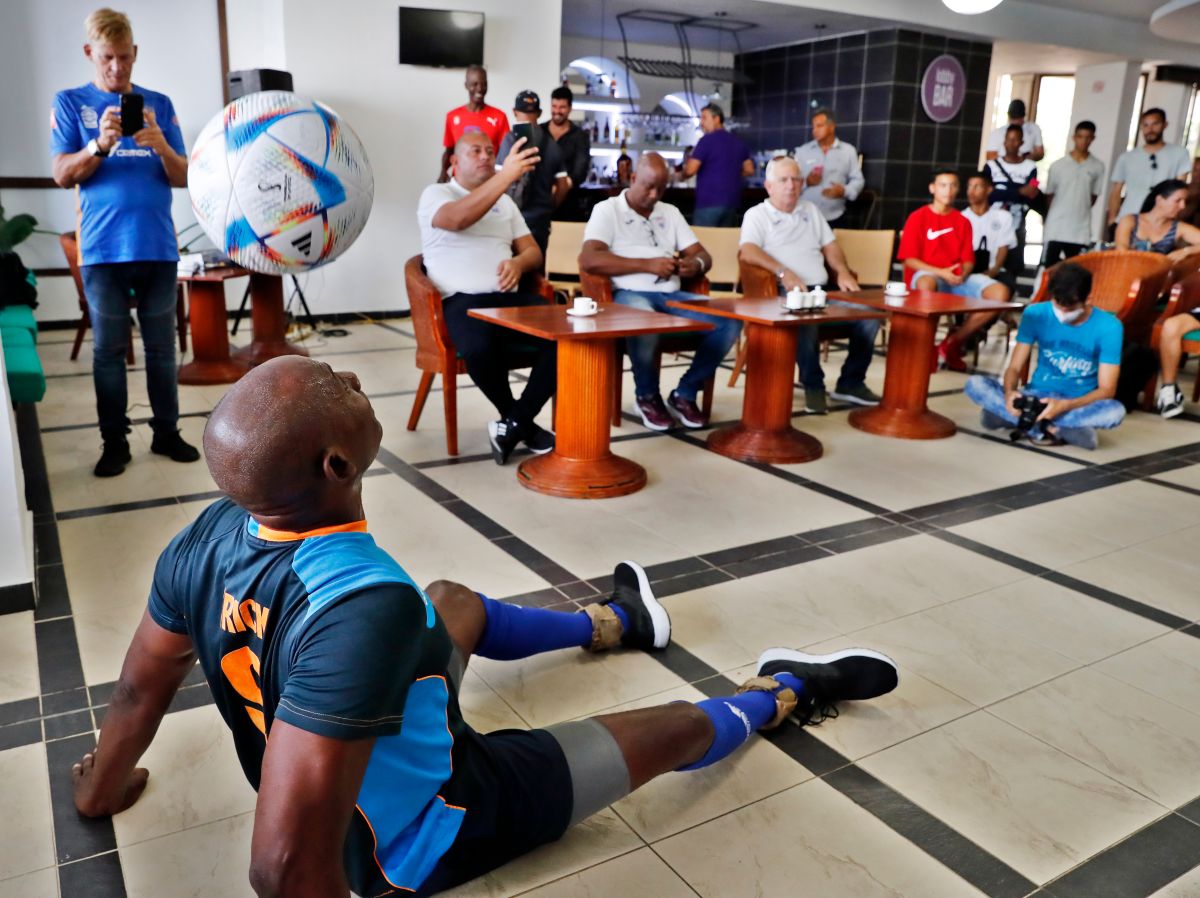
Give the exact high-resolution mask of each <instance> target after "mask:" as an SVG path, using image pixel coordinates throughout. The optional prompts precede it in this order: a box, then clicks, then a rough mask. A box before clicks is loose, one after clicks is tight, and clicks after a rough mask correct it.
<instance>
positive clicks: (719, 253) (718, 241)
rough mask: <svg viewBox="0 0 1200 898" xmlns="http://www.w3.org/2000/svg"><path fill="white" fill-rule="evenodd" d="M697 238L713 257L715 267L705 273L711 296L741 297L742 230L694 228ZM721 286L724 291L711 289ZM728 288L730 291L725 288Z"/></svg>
mask: <svg viewBox="0 0 1200 898" xmlns="http://www.w3.org/2000/svg"><path fill="white" fill-rule="evenodd" d="M692 231H693V232H695V234H696V238H697V239H698V240H699V241H700V243H701V244H703V246H704V248H705V249H706V250H708V254H709V255H710V256H712V260H713V267H712V270H711V271H706V272H705V273H704V275H705V277H707V278H708V283H709V287H710V290H709V295H711V296H740V295H741V294H739V293H738V285H739V283H740V281H741V273H740V271H739V270H738V242H739V238H740V237H741V234H742V229H741V228H704V227H700V228H692ZM718 284H719V285H721V288H722V289H719V290H718V289H711V288H712V287H713V285H718ZM726 286H728V289H725V287H726Z"/></svg>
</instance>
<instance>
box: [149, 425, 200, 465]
mask: <svg viewBox="0 0 1200 898" xmlns="http://www.w3.org/2000/svg"><path fill="white" fill-rule="evenodd" d="M150 451H151V452H153V453H154V454H155V455H165V456H166V457H167V458H169V459H171V461H184V462H187V461H199V460H200V450H199V449H197V448H196V447H195V446H193V445H192V444H191V443H186V442H184V439H183V437H181V436H180V435H179V431H178V430H173V431H171V432H170V433H156V434H155V435H154V439H152V440H151V441H150Z"/></svg>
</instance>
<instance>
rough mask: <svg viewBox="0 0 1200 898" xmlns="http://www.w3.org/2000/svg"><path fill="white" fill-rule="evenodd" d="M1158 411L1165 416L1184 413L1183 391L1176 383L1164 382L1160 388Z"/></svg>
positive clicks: (1171, 416) (1172, 416)
mask: <svg viewBox="0 0 1200 898" xmlns="http://www.w3.org/2000/svg"><path fill="white" fill-rule="evenodd" d="M1156 405H1157V407H1158V413H1159V414H1160V415H1162V416H1163V417H1164V418H1174V417H1175V416H1176V415H1182V414H1183V393H1182V392H1180V390H1179V387H1178V386H1176V385H1175V384H1163V385H1162V386H1161V387H1159V389H1158V402H1157V403H1156Z"/></svg>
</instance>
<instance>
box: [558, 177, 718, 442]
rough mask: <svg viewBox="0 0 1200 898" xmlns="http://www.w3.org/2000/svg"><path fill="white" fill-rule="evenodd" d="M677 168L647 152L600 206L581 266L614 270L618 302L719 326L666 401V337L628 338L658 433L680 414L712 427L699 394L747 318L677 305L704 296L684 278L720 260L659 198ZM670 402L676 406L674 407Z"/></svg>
mask: <svg viewBox="0 0 1200 898" xmlns="http://www.w3.org/2000/svg"><path fill="white" fill-rule="evenodd" d="M669 180H670V171H669V169H668V168H667V164H666V163H665V162H663V159H662V156H660V155H658V153H642V155H641V158H640V159H638V166H637V171H636V172H635V173H634V175H633V181H632V183H631V184H630V186H629V187H628V188H627V189H626V190H624V191H623V192H622V193H621V194H620V195H618V196H615V197H613V198H612V199H608V200H605V201H604V202H602V203H600V204H599V205H598V206H596V208H595V209H593V210H592V217H591V218H590V219H589V220H588V223H587V228H586V229H585V230H584V232H583V252H581V253H580V254H579V270H580V271H581V272H587V273H588V274H599V275H607V276H609V277H611V278H612V280H613V287H614V290H613V301H614V302H617V303H620V304H621V305H624V306H631V307H633V308H635V309H645V310H647V311H650V312H667V313H669V314H671V315H681V316H683V317H684V318H693V319H695V320H697V321H704V322H706V323H708V324H711V325H713V330H710V331H706V332H704V333H702V334H701V335H700V345H699V348H697V350H696V355H695V357H694V358H693V359H692V364H691V365H690V366H688V369H687V371H685V372H684V373H683V377H681V378H680V379H679V386H677V387H676V388H675V389H674V390H672V391H671V395H670V396H669V397H668V398H667V403H666V405H664V404H663V400H662V393H661V392H659V388H658V372H657V371H656V370H655V368H654V350H655V347H656V346H657V345H658V337H656V336H653V335H650V336H643V337H626V338H625V346H626V349H627V351H628V352H629V361H630V363H631V364H632V365H633V382H634V387H635V388H636V391H637V407H638V411H639V412H640V413H641V415H642V423H643V424H645V425H646V426H647V427H649V428H650V429H651V430H668V429H669V428H670V427H671V425H672V424H673V423H674V421H673V420H672V418H671V413H672V412H674V414H675V415H677V416H678V417H679V420H680V422H681V423H682V424H683V426H684V427H693V428H695V427H704V426H705V425H706V424H707V423H708V421H707V420H706V417H705V415H704V413H703V412H701V411H700V408H699V407H698V406H697V405H696V394H697V393H699V392H700V388H701V387H702V386H703V385H704V383H705V381H707V380H708V379H709V378H710V377H712V376H713V373H714V372H715V371H716V370H717V366H718V365H720V364H721V360H722V359H724V358H725V355H726V353H728V352H729V347H731V346H732V345H733V344H734V342H735V341H736V340H737V337H738V333H739V332H740V331H741V322H739V321H735V320H734V319H732V318H717V317H715V316H713V315H705V314H704V313H703V312H692V311H688V310H686V309H675V308H671V307H670V306H668V305H667V302H668V301H669V300H672V299H704V297H703V296H697V295H696V294H694V293H688V292H686V291H683V290H680V289H679V286H680V283H679V279H680V278H681V277H685V278H693V277H699V276H700V275H702V274H704V272H706V271H708V270H709V269H710V268H712V258H711V257H710V256H709V255H708V252H707V251H706V250H705V249H704V247H703V246H701V245H700V241H699V240H697V239H696V235H695V234H694V233H693V232H692V229H691V228H690V227H688V223H687V222H686V221H685V220H684V218H683V214H682V213H681V212H680V211H679V210H678V209H676V208H675V207H674V206H672V205H671V204H670V203H663V202H659V197H661V196H662V194H663V191H664V190H666V188H667V183H668V181H669ZM668 405H669V406H670V409H671V410H670V411H668V410H667V406H668Z"/></svg>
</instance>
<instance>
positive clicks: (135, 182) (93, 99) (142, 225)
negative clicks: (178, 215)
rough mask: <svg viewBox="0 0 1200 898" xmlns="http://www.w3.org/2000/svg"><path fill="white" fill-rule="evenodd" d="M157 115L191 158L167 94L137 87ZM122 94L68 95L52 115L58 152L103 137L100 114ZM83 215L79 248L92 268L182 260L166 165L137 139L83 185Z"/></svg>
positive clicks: (90, 88)
mask: <svg viewBox="0 0 1200 898" xmlns="http://www.w3.org/2000/svg"><path fill="white" fill-rule="evenodd" d="M133 92H134V93H138V94H141V95H142V96H143V97H145V100H144V104H145V108H146V109H152V110H154V116H155V118H156V119H157V120H158V126H159V127H160V128H161V129H162V132H163V135H164V136H165V137H166V139H167V143H168V144H170V146H171V149H173V150H174V151H175V152H176V153H179V154H180V155H186V154H187V150H186V149H185V147H184V145H183V134H182V133H180V130H179V120H178V119H177V118H176V116H175V107H174V106H173V105H171V100H170V98H169V97H167V96H166V94H160V93H155V92H154V91H152V90H146V89H145V88H144V87H138V86H137V85H136V84H135V85H134V86H133ZM120 105H121V95H120V94H113V93H109V92H108V91H104V90H101V89H100V88H98V87H96V85H94V84H90V83H89V84H85V85H83V87H74V88H71V89H70V90H61V91H59V92H58V93H57V94H55V95H54V106H53V108H52V109H51V111H50V152H51V153H53V154H54V155H56V156H57V155H58V154H60V153H78V152H79V151H80V150H82V149H83V148H84V147H86V146H87V144H88V141H89V140H91V139H92V138H94V137H99V136H100V117H101V116H103V115H104V110H105V109H107V108H108V107H109V106H117V107H120ZM79 201H80V206H81V210H82V221H81V225H80V235H79V247H80V252H81V254H82V257H83V264H84V265H98V264H101V263H105V262H175V261H178V260H179V250H178V244H177V243H176V240H175V225H174V223H173V222H172V221H171V185H170V183H169V182H168V181H167V173H166V171H165V170H164V169H163V166H162V160H160V159H159V158H158V154H157V153H156V152H154V150H152V149H150V148H149V147H139V146H138V145H137V143H135V142H134V139H133V138H132V137H122V138H121V140H120V141H119V142H118V143H117V145H116V146H114V147H113V149H112V152H111V153H110V154H109V156H108V158H107V159H104V160H102V161H101V163H100V167H99V168H98V169H96V171H95V173H94V174H93V175H92V176H91V177H90V178H88V179H87V180H86V181H84V182H83V183H81V184H80V185H79Z"/></svg>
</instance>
